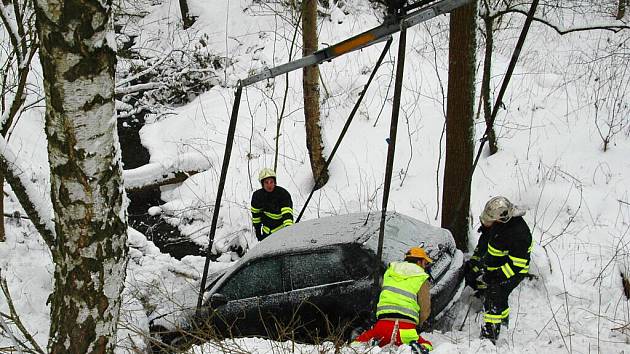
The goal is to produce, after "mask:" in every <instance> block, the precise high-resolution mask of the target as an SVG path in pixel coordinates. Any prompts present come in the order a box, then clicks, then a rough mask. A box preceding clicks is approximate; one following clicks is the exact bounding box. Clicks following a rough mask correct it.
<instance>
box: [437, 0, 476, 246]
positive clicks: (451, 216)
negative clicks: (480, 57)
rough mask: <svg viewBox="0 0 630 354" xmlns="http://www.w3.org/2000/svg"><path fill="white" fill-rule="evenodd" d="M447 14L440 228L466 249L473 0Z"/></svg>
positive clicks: (473, 85)
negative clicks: (443, 160) (444, 153)
mask: <svg viewBox="0 0 630 354" xmlns="http://www.w3.org/2000/svg"><path fill="white" fill-rule="evenodd" d="M450 16H451V18H450V31H449V33H450V40H449V54H448V57H449V65H448V68H449V70H448V102H447V107H446V160H445V162H444V183H443V184H444V192H443V193H442V205H443V209H442V227H443V228H446V229H448V230H450V231H451V233H452V234H453V237H454V238H455V243H456V245H457V248H459V249H460V250H463V251H466V250H467V248H468V222H469V216H468V215H469V208H470V183H471V177H472V163H473V152H474V151H473V150H474V142H473V137H474V133H473V127H474V125H473V118H474V117H473V116H474V101H475V48H476V37H475V34H476V24H475V19H476V16H477V3H476V1H474V2H472V3H471V4H469V5H466V6H463V7H460V8H459V9H457V10H455V11H453V12H451V15H450Z"/></svg>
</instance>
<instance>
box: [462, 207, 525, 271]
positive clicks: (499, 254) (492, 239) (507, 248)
mask: <svg viewBox="0 0 630 354" xmlns="http://www.w3.org/2000/svg"><path fill="white" fill-rule="evenodd" d="M480 231H481V236H480V237H479V242H478V244H477V248H475V252H474V254H473V258H478V259H479V260H480V261H481V263H482V264H483V265H484V266H485V267H486V272H488V273H490V274H489V275H490V278H494V279H496V280H498V281H503V280H506V279H509V278H511V277H513V276H514V275H516V274H519V273H520V274H526V273H528V271H529V260H530V253H531V250H532V248H531V247H532V234H531V232H530V231H529V227H528V226H527V223H526V222H525V220H524V219H523V217H521V216H516V217H513V218H511V219H510V220H509V221H508V222H507V223H500V222H495V223H494V224H493V225H492V226H491V227H490V228H486V227H481V228H480Z"/></svg>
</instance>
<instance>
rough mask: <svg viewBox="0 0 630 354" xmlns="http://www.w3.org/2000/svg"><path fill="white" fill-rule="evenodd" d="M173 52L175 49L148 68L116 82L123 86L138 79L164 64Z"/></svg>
mask: <svg viewBox="0 0 630 354" xmlns="http://www.w3.org/2000/svg"><path fill="white" fill-rule="evenodd" d="M171 53H173V51H172V50H171V51H170V52H169V53H168V54H166V55H165V56H164V57H163V58H162V59H160V60H158V61H157V62H156V63H155V64H153V65H152V66H151V67H148V68H146V69H145V70H143V71H141V72H139V73H137V74H135V75H132V76H129V77H127V78H125V79H123V80H120V81H118V82H117V83H116V87H117V88H118V87H121V86H123V85H126V84H128V83H130V82H132V81H134V80H137V79H138V78H139V77H141V76H143V75H146V74H148V73H150V72H151V71H153V70H155V68H157V67H158V66H160V64H162V63H163V62H164V61H165V60H166V59H168V58H169V57H170V56H171Z"/></svg>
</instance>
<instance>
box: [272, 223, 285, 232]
mask: <svg viewBox="0 0 630 354" xmlns="http://www.w3.org/2000/svg"><path fill="white" fill-rule="evenodd" d="M285 226H286V225H284V224H282V225H280V226H278V227H276V228H275V229H273V230H271V233H274V232H276V231H278V230H280V229H281V228H283V227H285Z"/></svg>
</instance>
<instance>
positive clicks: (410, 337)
mask: <svg viewBox="0 0 630 354" xmlns="http://www.w3.org/2000/svg"><path fill="white" fill-rule="evenodd" d="M398 333H399V334H400V341H401V342H403V344H409V343H411V342H413V341H417V340H418V339H420V336H419V335H418V332H416V329H415V328H409V329H401V330H399V331H398Z"/></svg>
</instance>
